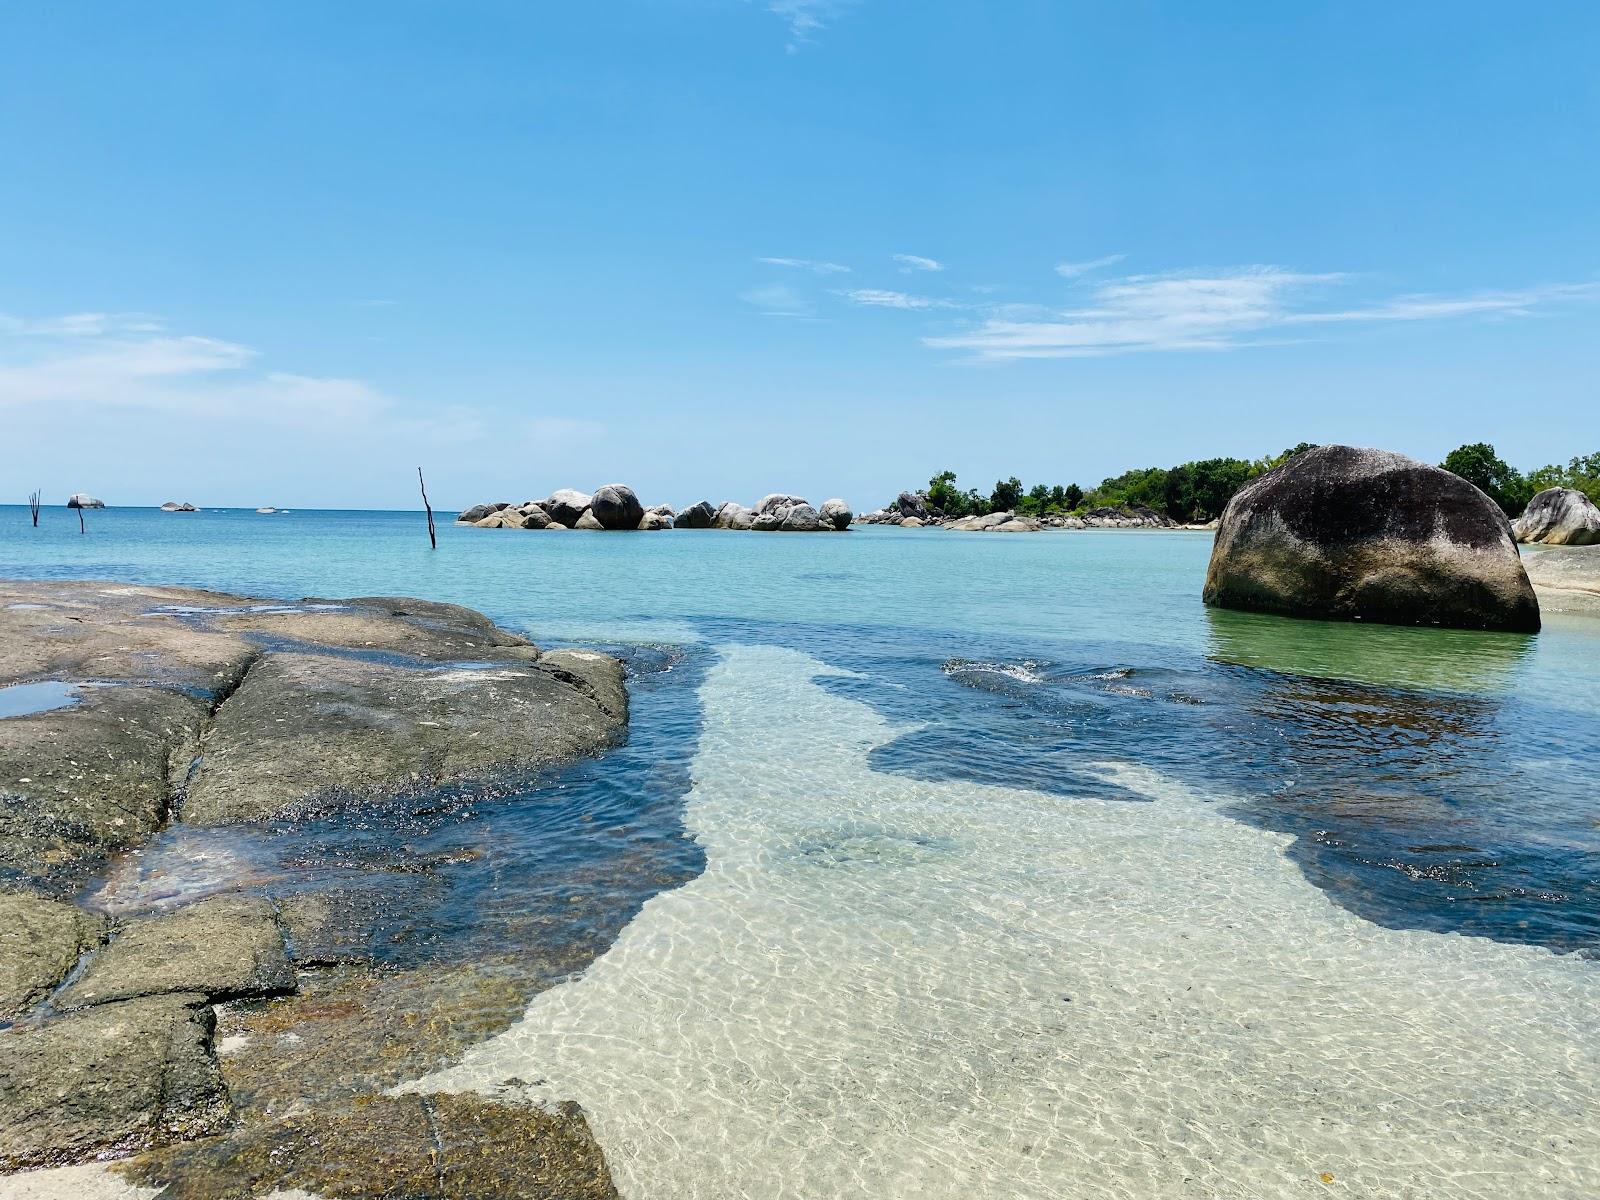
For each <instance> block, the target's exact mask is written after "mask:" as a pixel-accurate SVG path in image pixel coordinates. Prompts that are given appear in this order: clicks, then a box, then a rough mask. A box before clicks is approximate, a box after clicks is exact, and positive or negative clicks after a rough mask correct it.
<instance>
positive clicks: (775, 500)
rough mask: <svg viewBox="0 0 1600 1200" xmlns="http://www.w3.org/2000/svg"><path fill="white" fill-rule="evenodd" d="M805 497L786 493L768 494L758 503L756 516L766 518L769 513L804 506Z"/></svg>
mask: <svg viewBox="0 0 1600 1200" xmlns="http://www.w3.org/2000/svg"><path fill="white" fill-rule="evenodd" d="M805 502H806V498H805V497H804V496H791V495H789V494H787V493H786V492H768V493H767V494H766V495H765V496H763V497H761V499H760V500H758V501H757V502H756V509H755V511H756V516H758V517H764V516H766V515H767V514H768V513H775V512H781V511H782V510H783V509H786V508H789V507H790V506H791V505H795V504H804V503H805Z"/></svg>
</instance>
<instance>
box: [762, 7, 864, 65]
mask: <svg viewBox="0 0 1600 1200" xmlns="http://www.w3.org/2000/svg"><path fill="white" fill-rule="evenodd" d="M846 2H847V0H767V11H768V12H769V13H771V14H772V15H773V16H775V17H777V18H778V19H779V20H781V21H783V23H784V24H786V25H787V26H788V27H789V41H788V44H787V45H786V46H785V47H784V48H785V49H786V50H788V51H789V53H790V54H795V53H798V52H799V50H800V49H801V48H802V47H804V46H807V45H809V44H810V43H811V42H812V41H814V40H815V39H816V36H817V34H819V33H821V32H822V31H823V30H824V29H825V28H827V22H826V20H824V18H831V17H832V16H833V14H834V13H835V12H837V11H838V9H839V8H840V6H841V5H842V4H844V3H846Z"/></svg>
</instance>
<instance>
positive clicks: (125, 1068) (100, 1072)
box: [0, 995, 232, 1171]
mask: <svg viewBox="0 0 1600 1200" xmlns="http://www.w3.org/2000/svg"><path fill="white" fill-rule="evenodd" d="M215 1027H216V1019H215V1017H214V1015H213V1014H212V1010H211V1006H210V1005H209V1004H207V1003H206V1001H205V998H204V997H202V996H198V995H184V996H155V997H150V998H147V999H141V1000H126V1001H123V1002H121V1003H118V1004H103V1005H99V1006H97V1007H95V1008H90V1009H86V1010H84V1011H83V1012H78V1013H72V1014H70V1015H68V1016H65V1017H61V1018H58V1019H57V1020H54V1021H51V1022H49V1023H48V1024H45V1025H41V1026H38V1027H31V1028H25V1027H13V1028H11V1029H9V1030H5V1031H3V1032H0V1170H10V1171H15V1170H21V1169H23V1168H26V1167H40V1166H53V1165H57V1164H61V1163H68V1162H77V1161H80V1160H82V1159H84V1158H86V1157H88V1156H90V1155H101V1156H106V1155H113V1156H114V1155H117V1154H129V1153H132V1152H134V1151H137V1150H144V1149H148V1148H150V1147H153V1146H162V1145H166V1144H167V1143H169V1142H173V1141H179V1140H183V1139H186V1138H195V1137H205V1136H209V1135H212V1134H216V1133H221V1132H222V1130H223V1129H224V1128H225V1127H226V1126H227V1124H228V1120H229V1117H230V1115H231V1111H232V1109H231V1106H230V1104H229V1102H228V1093H227V1090H226V1089H225V1088H224V1086H223V1082H222V1074H221V1072H220V1070H219V1069H218V1066H217V1060H216V1057H215V1055H214V1053H213V1050H212V1033H213V1031H214V1029H215Z"/></svg>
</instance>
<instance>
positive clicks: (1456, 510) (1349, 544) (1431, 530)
mask: <svg viewBox="0 0 1600 1200" xmlns="http://www.w3.org/2000/svg"><path fill="white" fill-rule="evenodd" d="M1204 598H1205V602H1206V603H1207V604H1211V605H1216V606H1218V607H1220V608H1237V609H1246V610H1251V611H1256V612H1271V613H1281V614H1284V615H1286V616H1300V617H1325V618H1332V619H1338V620H1356V621H1378V622H1383V623H1386V624H1395V625H1445V626H1452V627H1459V628H1466V629H1501V630H1516V631H1523V632H1531V631H1533V630H1536V629H1538V628H1539V602H1538V600H1537V599H1536V598H1535V597H1534V593H1533V588H1532V586H1531V585H1530V584H1529V582H1528V576H1527V573H1526V572H1525V571H1524V570H1523V567H1522V560H1521V558H1520V556H1519V555H1518V554H1517V545H1516V542H1515V541H1514V540H1513V538H1512V534H1511V525H1510V522H1508V521H1507V520H1506V517H1505V514H1504V513H1502V512H1501V511H1500V509H1499V507H1498V506H1497V505H1496V504H1495V503H1494V501H1492V500H1490V499H1489V497H1487V496H1485V495H1484V494H1483V493H1482V492H1480V491H1479V490H1478V489H1477V488H1475V487H1473V486H1472V485H1471V484H1470V483H1468V482H1467V481H1466V480H1464V479H1462V478H1460V477H1459V476H1457V475H1453V474H1451V473H1450V472H1449V471H1444V470H1441V469H1440V468H1438V467H1431V466H1428V465H1427V464H1425V463H1421V462H1417V461H1416V460H1415V459H1410V458H1406V457H1405V456H1404V455H1400V454H1391V453H1389V452H1387V451H1383V450H1365V449H1357V448H1354V447H1351V446H1321V447H1318V448H1317V449H1315V450H1307V451H1305V452H1304V453H1302V454H1297V455H1296V456H1295V457H1294V458H1292V459H1290V460H1289V461H1288V462H1286V463H1284V464H1283V465H1282V466H1281V467H1278V468H1276V469H1275V470H1272V471H1268V472H1267V473H1266V474H1265V475H1262V476H1261V477H1260V478H1258V479H1255V480H1253V481H1252V482H1250V483H1248V484H1246V485H1245V486H1244V487H1243V488H1242V489H1241V490H1240V491H1239V492H1238V494H1237V495H1235V496H1234V498H1233V499H1232V500H1230V501H1229V502H1228V507H1227V508H1226V510H1224V512H1223V514H1222V522H1221V525H1220V526H1219V527H1218V529H1217V537H1216V543H1215V545H1214V546H1213V548H1212V552H1211V566H1210V569H1209V570H1208V571H1207V573H1206V584H1205V592H1204Z"/></svg>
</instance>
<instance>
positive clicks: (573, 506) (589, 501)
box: [456, 483, 855, 533]
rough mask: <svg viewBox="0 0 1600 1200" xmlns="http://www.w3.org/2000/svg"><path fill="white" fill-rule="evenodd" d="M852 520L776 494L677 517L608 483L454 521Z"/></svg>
mask: <svg viewBox="0 0 1600 1200" xmlns="http://www.w3.org/2000/svg"><path fill="white" fill-rule="evenodd" d="M854 520H855V517H854V514H853V513H852V512H851V510H850V506H849V505H848V504H846V503H845V502H844V501H843V500H840V499H838V498H834V499H831V500H827V501H824V502H823V505H822V508H821V509H820V510H819V509H817V508H814V507H813V506H812V505H811V504H810V502H808V501H807V500H806V499H805V497H803V496H792V495H789V494H787V493H782V492H774V493H772V494H771V495H768V496H763V497H762V498H761V500H760V501H758V502H757V504H756V506H755V508H753V509H751V508H746V507H745V506H744V505H742V504H736V503H735V502H734V501H732V500H728V501H725V502H724V503H723V504H722V505H721V507H719V508H713V507H712V506H711V502H710V501H709V500H699V501H696V502H695V503H693V504H691V505H689V506H688V507H687V508H685V509H684V510H683V511H682V512H681V513H679V512H677V511H676V510H674V509H673V507H672V506H671V505H670V504H657V505H654V506H652V507H650V508H646V507H645V506H644V505H643V504H642V503H641V502H640V500H639V497H638V495H637V494H636V493H635V492H634V490H633V489H632V488H630V487H628V486H627V485H626V484H621V483H608V484H605V485H603V486H601V487H599V488H597V489H595V491H594V494H593V495H590V494H589V493H587V492H578V491H573V490H572V489H570V488H567V489H563V490H561V491H558V492H554V493H552V494H551V495H550V496H549V497H547V498H546V499H544V500H539V501H532V500H530V501H528V502H527V503H526V504H522V505H513V504H510V503H507V502H506V501H503V500H502V501H497V502H493V503H486V504H474V505H473V506H472V507H471V508H467V509H464V510H462V512H461V513H460V515H459V516H457V517H456V521H457V523H458V524H462V525H473V526H476V527H477V528H479V529H586V530H609V531H618V530H666V529H755V530H761V531H763V532H783V533H824V532H835V533H836V532H841V531H843V530H846V529H849V528H850V524H851V522H852V521H854Z"/></svg>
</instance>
